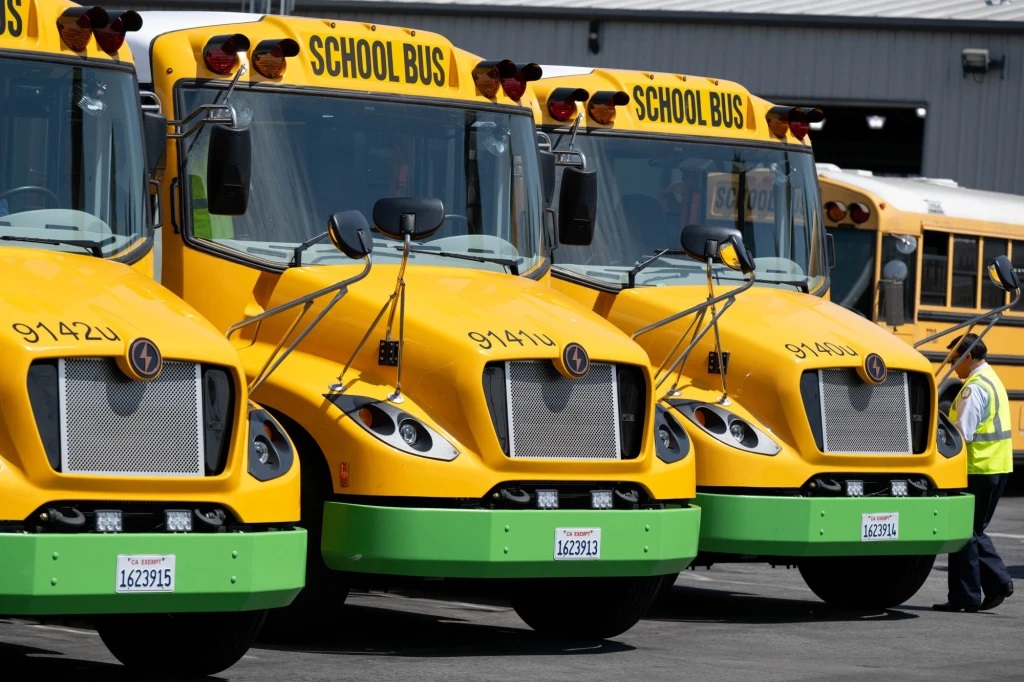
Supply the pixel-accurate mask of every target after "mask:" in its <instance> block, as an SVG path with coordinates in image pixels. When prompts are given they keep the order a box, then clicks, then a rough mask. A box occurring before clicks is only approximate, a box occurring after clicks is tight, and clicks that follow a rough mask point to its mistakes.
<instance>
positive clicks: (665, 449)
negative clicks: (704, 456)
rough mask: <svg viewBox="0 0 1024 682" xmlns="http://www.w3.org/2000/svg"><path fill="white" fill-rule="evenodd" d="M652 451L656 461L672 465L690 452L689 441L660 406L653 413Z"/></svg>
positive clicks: (666, 411) (677, 424)
mask: <svg viewBox="0 0 1024 682" xmlns="http://www.w3.org/2000/svg"><path fill="white" fill-rule="evenodd" d="M654 436H655V439H654V451H655V453H656V454H657V455H658V459H660V460H661V461H662V462H665V463H666V464H672V463H673V462H678V461H679V460H681V459H683V458H684V457H686V455H688V454H689V452H690V439H689V438H688V437H687V436H686V431H684V430H683V427H682V426H680V425H679V422H677V421H676V419H675V417H673V416H672V415H671V414H670V413H669V411H668V410H666V409H665V408H664V407H662V406H661V405H658V406H657V409H655V411H654Z"/></svg>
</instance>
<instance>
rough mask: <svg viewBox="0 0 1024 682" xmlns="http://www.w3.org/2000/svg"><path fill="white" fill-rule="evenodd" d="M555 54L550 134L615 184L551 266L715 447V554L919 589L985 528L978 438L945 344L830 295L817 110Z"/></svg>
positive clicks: (539, 111) (854, 593)
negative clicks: (957, 408)
mask: <svg viewBox="0 0 1024 682" xmlns="http://www.w3.org/2000/svg"><path fill="white" fill-rule="evenodd" d="M544 71H545V77H543V78H541V79H540V80H539V81H538V82H536V83H532V84H531V87H532V88H533V90H534V92H535V94H536V97H537V101H536V122H537V124H538V126H539V128H540V131H541V132H542V133H543V135H544V136H545V138H546V139H544V140H543V142H542V144H544V146H545V147H546V148H549V149H550V150H551V151H552V152H553V153H554V154H555V155H556V157H557V161H558V164H559V165H560V166H565V167H574V166H580V165H584V166H585V167H586V168H588V169H591V170H593V171H596V172H597V173H598V175H599V188H600V189H599V197H598V212H597V216H596V221H597V226H596V232H595V236H594V240H593V242H592V243H591V244H590V245H589V246H565V245H561V246H559V247H558V249H556V250H555V251H554V256H553V264H552V268H551V279H552V284H553V286H554V287H555V288H556V289H557V290H558V291H561V292H563V293H566V294H568V295H570V296H572V297H573V298H575V299H576V300H577V301H578V302H579V303H580V304H582V305H583V306H585V307H587V308H590V309H592V310H594V311H596V312H598V313H600V314H601V315H603V316H605V317H606V318H607V319H608V320H610V321H611V322H613V323H614V324H615V325H616V326H618V327H619V328H621V329H623V330H625V331H627V332H629V333H631V334H632V335H633V336H634V337H635V338H636V339H637V340H638V341H639V342H640V343H641V344H642V345H643V346H644V347H645V348H646V350H647V351H648V353H649V356H650V361H651V363H652V364H653V366H654V367H655V368H656V373H655V385H656V386H657V390H656V396H657V397H658V398H659V400H660V402H661V404H662V405H663V406H666V407H670V408H671V409H672V410H673V413H674V414H677V415H680V417H679V420H680V423H682V424H683V426H684V427H685V429H686V432H687V434H688V436H689V438H690V440H691V441H692V442H693V445H694V451H695V453H696V462H697V504H698V505H699V506H700V507H701V513H702V519H701V536H700V555H699V556H698V558H697V559H696V560H695V564H712V563H719V562H723V561H752V560H761V561H766V562H769V563H771V564H773V565H796V566H797V567H798V568H799V570H800V572H801V574H802V575H803V577H804V579H805V581H806V583H807V584H808V586H809V587H810V588H811V589H812V590H813V591H814V592H815V593H816V594H817V595H818V596H819V597H821V598H822V599H823V600H825V601H826V602H829V603H831V604H834V605H838V606H852V607H866V608H874V607H887V606H893V605H896V604H899V603H902V602H903V601H905V600H907V599H909V598H910V597H911V596H912V595H913V594H914V593H915V592H916V591H917V590H918V589H919V588H920V586H921V585H922V584H923V583H924V580H925V578H926V576H927V575H928V572H929V570H930V568H931V566H932V564H933V561H934V558H935V555H937V554H939V553H942V552H946V551H949V550H952V549H956V548H958V547H960V546H961V545H962V544H963V543H964V541H965V540H966V538H968V537H969V536H970V534H971V511H972V504H973V499H972V498H971V497H970V496H969V495H966V494H962V493H961V489H963V488H964V487H965V485H966V463H965V455H964V451H963V447H962V443H961V442H960V440H959V436H958V435H957V434H956V430H955V428H954V427H953V426H952V425H951V424H950V423H949V421H948V419H947V418H946V417H945V415H939V414H938V412H937V410H936V388H935V382H934V379H933V377H932V374H931V372H930V371H929V370H930V368H929V365H928V362H927V361H926V360H925V358H924V357H922V356H921V355H920V354H919V353H917V352H915V351H914V350H912V349H911V348H910V347H908V346H907V345H906V344H904V343H901V342H899V341H898V340H897V339H896V338H894V337H893V336H892V335H891V334H888V333H886V332H885V331H884V330H881V329H879V328H878V327H877V326H875V325H873V324H870V323H868V322H867V321H865V320H864V319H863V318H861V317H859V316H857V315H855V314H853V313H850V312H849V311H847V310H844V309H842V308H841V307H839V306H836V305H834V304H832V303H830V302H828V301H827V300H826V299H825V297H824V295H825V293H826V292H827V290H828V283H829V264H828V262H827V260H826V250H825V235H824V225H823V221H822V216H821V202H820V201H819V193H818V185H817V178H816V175H815V166H814V159H813V156H812V153H811V148H810V145H809V143H808V140H807V139H806V135H807V131H808V128H809V124H810V123H811V122H812V121H813V120H814V119H815V117H816V116H817V114H818V112H817V111H815V110H806V109H801V108H792V107H777V106H773V105H772V104H771V103H769V102H766V101H764V100H762V99H759V98H757V97H754V96H752V95H751V94H750V93H749V92H747V91H746V90H745V89H744V88H743V87H741V86H740V85H738V84H736V83H732V82H728V81H724V80H720V79H714V78H703V77H695V76H689V75H680V74H669V73H654V72H644V71H620V70H604V69H593V70H591V69H584V68H570V67H544ZM744 256H745V257H746V258H744ZM737 268H738V271H737Z"/></svg>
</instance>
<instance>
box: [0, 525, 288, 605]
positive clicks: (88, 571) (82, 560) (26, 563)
mask: <svg viewBox="0 0 1024 682" xmlns="http://www.w3.org/2000/svg"><path fill="white" fill-rule="evenodd" d="M138 554H149V555H174V557H175V580H174V583H175V584H174V591H173V592H151V593H118V592H117V591H116V586H115V583H116V581H117V579H118V577H117V576H116V575H115V573H116V572H117V557H118V555H138ZM305 576H306V531H304V530H298V529H297V530H287V531H267V532H256V533H210V534H198V533H174V534H172V533H111V534H102V535H101V534H95V533H79V534H67V535H62V534H57V533H53V534H50V533H47V534H30V533H0V614H3V615H8V616H15V615H56V614H60V615H72V614H100V613H163V612H195V611H251V610H256V609H269V608H275V607H279V606H287V605H288V604H290V603H291V601H292V599H294V598H295V595H297V594H298V593H299V591H300V590H301V589H302V586H303V585H304V584H305Z"/></svg>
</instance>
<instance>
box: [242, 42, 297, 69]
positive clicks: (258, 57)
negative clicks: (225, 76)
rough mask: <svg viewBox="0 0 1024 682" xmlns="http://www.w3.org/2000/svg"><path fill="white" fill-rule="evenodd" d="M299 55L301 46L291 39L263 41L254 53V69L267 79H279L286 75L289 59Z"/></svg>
mask: <svg viewBox="0 0 1024 682" xmlns="http://www.w3.org/2000/svg"><path fill="white" fill-rule="evenodd" d="M298 53H299V44H298V43H297V42H295V41H294V40H292V39H291V38H282V39H280V40H261V41H260V43H259V44H258V45H257V46H256V49H255V50H253V51H252V67H253V68H254V69H256V71H258V72H259V73H260V74H262V75H264V76H266V77H267V78H278V77H280V76H281V74H283V73H284V70H285V67H286V66H287V65H288V64H287V57H294V56H295V55H297V54H298Z"/></svg>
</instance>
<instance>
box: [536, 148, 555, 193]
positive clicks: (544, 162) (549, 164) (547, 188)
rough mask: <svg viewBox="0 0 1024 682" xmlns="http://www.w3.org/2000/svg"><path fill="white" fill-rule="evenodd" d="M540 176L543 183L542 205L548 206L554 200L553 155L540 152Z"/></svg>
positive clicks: (552, 153)
mask: <svg viewBox="0 0 1024 682" xmlns="http://www.w3.org/2000/svg"><path fill="white" fill-rule="evenodd" d="M538 154H540V176H541V180H543V182H544V204H545V205H546V206H550V205H551V202H552V201H553V200H554V198H555V154H554V152H545V151H540V152H538Z"/></svg>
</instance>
